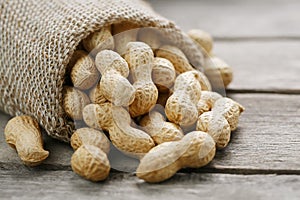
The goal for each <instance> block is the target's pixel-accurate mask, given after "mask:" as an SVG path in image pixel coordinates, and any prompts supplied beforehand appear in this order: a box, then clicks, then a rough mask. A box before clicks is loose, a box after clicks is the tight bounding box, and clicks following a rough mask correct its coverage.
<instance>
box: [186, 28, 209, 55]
mask: <svg viewBox="0 0 300 200" xmlns="http://www.w3.org/2000/svg"><path fill="white" fill-rule="evenodd" d="M188 35H189V36H190V38H192V39H193V40H194V41H195V43H196V44H198V45H199V46H200V47H201V48H202V49H203V50H204V54H206V55H209V54H210V53H211V51H212V49H213V38H212V36H211V35H210V34H209V33H207V32H205V31H203V30H199V29H193V30H190V31H189V32H188Z"/></svg>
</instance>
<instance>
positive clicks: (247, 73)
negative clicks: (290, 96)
mask: <svg viewBox="0 0 300 200" xmlns="http://www.w3.org/2000/svg"><path fill="white" fill-rule="evenodd" d="M215 54H216V55H217V56H219V57H221V58H222V59H224V60H225V61H226V62H227V63H229V64H230V65H231V66H232V68H233V70H234V78H233V82H232V83H231V84H230V85H229V88H230V89H231V90H234V91H238V92H245V91H246V92H247V91H254V92H280V93H298V94H300V78H299V75H300V41H277V42H255V41H246V42H217V43H216V44H215Z"/></svg>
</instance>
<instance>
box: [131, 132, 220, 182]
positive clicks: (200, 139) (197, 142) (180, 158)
mask: <svg viewBox="0 0 300 200" xmlns="http://www.w3.org/2000/svg"><path fill="white" fill-rule="evenodd" d="M215 152H216V147H215V142H214V140H213V138H212V137H211V136H210V135H208V134H207V133H205V132H201V131H193V132H190V133H188V134H187V135H185V136H184V137H183V138H182V139H181V140H179V141H173V142H165V143H162V144H160V145H158V146H156V147H154V148H153V149H151V150H150V151H149V153H147V154H146V155H145V156H144V157H143V158H142V159H141V161H140V164H139V166H138V168H137V171H136V175H137V177H139V178H141V179H144V180H145V181H147V182H152V183H155V182H161V181H164V180H167V179H169V178H170V177H172V176H173V175H174V174H175V173H176V172H177V171H178V170H179V169H181V168H186V167H192V168H198V167H202V166H204V165H207V164H208V163H209V162H210V161H211V160H212V159H213V157H214V156H215Z"/></svg>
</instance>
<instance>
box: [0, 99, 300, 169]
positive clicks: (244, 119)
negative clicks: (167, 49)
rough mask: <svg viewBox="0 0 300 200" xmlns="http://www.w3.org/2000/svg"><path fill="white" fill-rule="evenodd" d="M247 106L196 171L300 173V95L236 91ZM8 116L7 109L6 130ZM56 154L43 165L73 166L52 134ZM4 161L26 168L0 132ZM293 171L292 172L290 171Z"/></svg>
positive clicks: (121, 165)
mask: <svg viewBox="0 0 300 200" xmlns="http://www.w3.org/2000/svg"><path fill="white" fill-rule="evenodd" d="M230 97H232V98H233V99H235V100H236V101H238V102H240V103H241V104H242V105H244V106H245V107H246V111H245V113H243V114H242V116H241V119H240V124H239V128H238V130H237V131H236V132H234V133H233V134H232V139H231V143H230V144H229V146H228V147H227V148H226V149H225V150H223V151H219V152H218V153H217V156H216V158H215V159H214V160H213V162H212V163H211V164H210V165H209V166H208V167H207V169H200V170H194V171H199V172H203V171H207V170H208V171H210V172H218V173H220V172H221V173H222V172H226V173H239V174H242V173H250V174H256V173H258V174H259V173H268V172H269V173H280V174H289V173H292V174H300V154H299V152H300V104H299V102H300V95H282V94H232V95H230ZM7 119H8V117H7V116H5V115H3V114H1V119H0V121H1V130H0V131H1V132H2V131H3V127H4V125H3V124H2V123H5V121H7ZM45 145H46V146H45V147H46V149H48V150H49V151H50V157H49V159H47V160H46V161H45V163H44V164H43V165H42V166H41V167H39V168H40V169H61V170H62V169H70V167H69V163H70V157H71V155H72V152H73V151H72V150H71V148H70V147H69V146H68V145H67V144H64V143H59V142H57V141H55V140H53V139H50V138H48V137H47V140H46V141H45ZM0 152H1V154H0V166H1V168H3V169H10V168H22V164H21V163H20V160H19V158H18V157H17V154H16V153H15V151H14V150H13V149H11V148H10V147H8V145H6V144H5V142H4V138H3V134H1V136H0ZM118 156H119V154H118V155H116V154H114V153H110V158H111V159H112V163H113V168H114V169H116V170H119V171H127V172H128V171H129V172H130V171H134V170H135V168H136V166H137V164H138V162H137V161H136V160H135V161H134V160H130V159H126V158H125V157H118ZM289 171H290V172H289Z"/></svg>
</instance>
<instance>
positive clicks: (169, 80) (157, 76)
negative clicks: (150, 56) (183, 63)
mask: <svg viewBox="0 0 300 200" xmlns="http://www.w3.org/2000/svg"><path fill="white" fill-rule="evenodd" d="M175 78H176V72H175V68H174V66H173V64H172V63H171V62H170V61H169V60H167V59H165V58H159V57H156V58H154V63H153V69H152V80H153V82H154V83H155V85H156V87H157V89H158V91H159V92H162V93H165V92H168V91H169V89H170V88H171V87H172V86H173V84H174V81H175Z"/></svg>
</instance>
